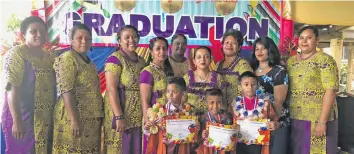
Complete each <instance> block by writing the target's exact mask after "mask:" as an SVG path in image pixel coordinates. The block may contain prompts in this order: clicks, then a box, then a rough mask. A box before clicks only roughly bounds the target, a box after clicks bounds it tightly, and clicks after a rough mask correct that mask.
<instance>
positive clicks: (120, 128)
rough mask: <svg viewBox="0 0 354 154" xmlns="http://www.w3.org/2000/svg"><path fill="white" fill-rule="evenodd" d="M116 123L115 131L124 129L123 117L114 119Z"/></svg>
mask: <svg viewBox="0 0 354 154" xmlns="http://www.w3.org/2000/svg"><path fill="white" fill-rule="evenodd" d="M116 125H117V128H116V131H117V132H123V131H124V129H125V119H119V120H116Z"/></svg>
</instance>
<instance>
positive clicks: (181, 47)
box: [168, 34, 190, 77]
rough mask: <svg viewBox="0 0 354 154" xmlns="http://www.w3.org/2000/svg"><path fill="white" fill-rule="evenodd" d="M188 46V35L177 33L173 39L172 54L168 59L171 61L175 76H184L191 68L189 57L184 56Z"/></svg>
mask: <svg viewBox="0 0 354 154" xmlns="http://www.w3.org/2000/svg"><path fill="white" fill-rule="evenodd" d="M186 46H187V37H186V36H184V35H183V34H176V35H174V36H173V37H172V39H171V50H172V53H171V56H169V57H168V61H169V62H170V63H171V66H172V70H173V73H174V75H175V76H178V77H183V76H184V75H185V74H187V72H188V70H189V69H190V65H189V62H190V61H189V59H188V58H186V57H185V56H184V53H185V52H186Z"/></svg>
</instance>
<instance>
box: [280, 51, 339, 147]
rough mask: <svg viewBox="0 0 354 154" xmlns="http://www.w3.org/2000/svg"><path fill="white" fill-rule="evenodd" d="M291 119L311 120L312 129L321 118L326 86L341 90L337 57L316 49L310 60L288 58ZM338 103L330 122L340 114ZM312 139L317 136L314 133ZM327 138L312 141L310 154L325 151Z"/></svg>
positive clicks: (331, 114) (332, 111)
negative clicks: (335, 58)
mask: <svg viewBox="0 0 354 154" xmlns="http://www.w3.org/2000/svg"><path fill="white" fill-rule="evenodd" d="M287 68H288V73H289V81H290V88H289V94H290V95H289V97H290V102H291V103H290V118H291V119H296V120H305V121H311V128H313V129H314V128H315V122H316V121H317V120H319V118H320V114H321V110H322V99H323V96H324V94H325V91H326V90H327V89H334V90H338V88H339V81H338V69H337V65H336V62H335V60H334V59H333V58H332V57H331V56H329V55H327V54H325V53H323V52H317V53H316V54H315V55H314V56H313V57H311V58H310V59H307V60H297V59H296V56H294V57H291V58H290V59H289V60H288V66H287ZM337 113H338V112H337V103H334V105H333V106H332V109H331V111H330V113H329V116H328V121H332V120H334V119H336V117H337V115H336V114H337ZM313 129H312V130H313ZM311 138H315V137H314V134H313V133H311ZM325 143H326V138H324V137H323V138H320V139H318V140H312V141H311V153H316V154H317V153H325V151H326V144H325Z"/></svg>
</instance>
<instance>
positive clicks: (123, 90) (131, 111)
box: [104, 52, 146, 153]
mask: <svg viewBox="0 0 354 154" xmlns="http://www.w3.org/2000/svg"><path fill="white" fill-rule="evenodd" d="M145 65H146V63H145V61H144V59H142V58H139V60H138V61H131V60H129V59H128V58H125V57H124V56H122V55H121V54H120V53H119V52H114V53H113V54H112V55H111V56H109V57H108V59H107V61H106V65H105V69H104V70H105V72H111V73H113V74H115V75H116V76H117V79H118V81H119V86H118V87H117V89H118V93H119V101H120V106H121V107H122V111H123V112H124V116H125V120H126V121H125V122H126V130H128V129H131V128H136V127H141V124H142V116H143V115H142V112H141V111H142V108H141V101H140V92H139V81H138V79H139V74H140V72H141V70H142V69H143V68H144V67H145ZM104 102H105V118H104V127H105V132H104V133H105V141H104V143H105V153H121V152H122V151H121V149H123V148H122V144H123V142H127V143H130V141H131V140H134V139H133V138H123V140H122V135H121V134H120V133H119V132H117V131H116V130H115V129H112V125H115V122H116V121H115V120H114V113H113V110H112V108H111V105H110V103H109V97H108V93H106V94H105V96H104ZM129 132H130V131H127V132H126V133H127V134H130V133H129ZM137 135H140V136H131V137H134V138H138V140H139V141H141V139H140V138H141V134H137ZM139 143H141V142H139ZM132 146H133V145H130V147H129V148H127V147H126V148H124V149H126V150H124V151H127V153H131V152H130V151H129V150H133V149H136V148H138V149H140V148H141V145H140V144H138V145H134V146H136V147H132ZM139 151H141V150H139Z"/></svg>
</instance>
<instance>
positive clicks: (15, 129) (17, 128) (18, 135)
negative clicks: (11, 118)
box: [12, 120, 26, 140]
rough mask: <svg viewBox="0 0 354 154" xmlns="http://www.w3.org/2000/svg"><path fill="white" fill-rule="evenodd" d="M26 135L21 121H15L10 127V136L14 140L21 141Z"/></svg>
mask: <svg viewBox="0 0 354 154" xmlns="http://www.w3.org/2000/svg"><path fill="white" fill-rule="evenodd" d="M25 135H26V129H25V126H24V125H23V121H22V120H21V121H15V122H14V123H13V125H12V136H13V137H14V138H15V139H18V140H22V139H23V138H24V137H25Z"/></svg>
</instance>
